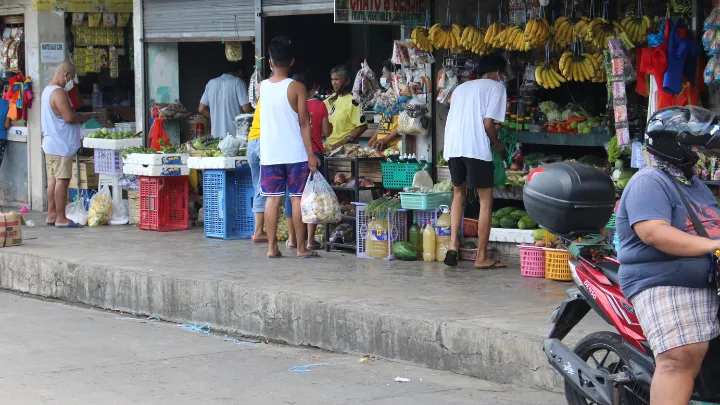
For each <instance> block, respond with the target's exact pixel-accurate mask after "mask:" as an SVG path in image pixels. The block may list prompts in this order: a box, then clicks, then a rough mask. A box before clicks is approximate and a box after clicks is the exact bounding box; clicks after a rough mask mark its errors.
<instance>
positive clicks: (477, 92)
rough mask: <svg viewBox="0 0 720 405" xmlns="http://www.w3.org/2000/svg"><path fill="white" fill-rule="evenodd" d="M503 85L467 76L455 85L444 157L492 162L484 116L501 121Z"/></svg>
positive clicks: (503, 117) (505, 97)
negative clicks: (466, 79) (467, 78)
mask: <svg viewBox="0 0 720 405" xmlns="http://www.w3.org/2000/svg"><path fill="white" fill-rule="evenodd" d="M506 103H507V93H506V91H505V85H504V84H502V83H500V82H498V81H495V80H490V79H478V80H471V81H469V82H466V83H463V84H461V85H459V86H458V87H457V88H456V89H455V91H453V93H452V98H451V99H450V112H448V116H447V123H446V124H445V147H444V149H443V150H444V153H443V155H444V157H445V160H450V158H456V157H466V158H473V159H480V160H485V161H488V162H492V160H493V159H492V149H491V145H490V138H489V137H488V135H487V133H486V132H485V124H484V123H483V120H484V119H485V118H492V119H494V120H495V121H500V122H502V121H505V106H506Z"/></svg>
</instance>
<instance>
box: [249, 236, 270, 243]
mask: <svg viewBox="0 0 720 405" xmlns="http://www.w3.org/2000/svg"><path fill="white" fill-rule="evenodd" d="M250 239H252V241H253V243H267V242H268V238H267V236H263V237H260V238H256V237H255V235H253V236H251V237H250Z"/></svg>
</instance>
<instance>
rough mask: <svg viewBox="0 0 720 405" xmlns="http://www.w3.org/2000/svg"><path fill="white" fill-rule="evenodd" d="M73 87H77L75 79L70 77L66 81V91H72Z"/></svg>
mask: <svg viewBox="0 0 720 405" xmlns="http://www.w3.org/2000/svg"><path fill="white" fill-rule="evenodd" d="M73 87H75V79H70V80H68V82H67V83H65V91H70V90H72V88H73Z"/></svg>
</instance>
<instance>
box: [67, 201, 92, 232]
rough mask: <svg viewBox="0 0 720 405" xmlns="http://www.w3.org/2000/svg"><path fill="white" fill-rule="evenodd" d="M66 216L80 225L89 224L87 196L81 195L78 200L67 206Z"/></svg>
mask: <svg viewBox="0 0 720 405" xmlns="http://www.w3.org/2000/svg"><path fill="white" fill-rule="evenodd" d="M65 217H66V218H67V219H69V220H71V221H73V222H75V223H76V224H78V225H82V226H85V225H87V223H88V212H87V210H85V198H84V197H80V198H78V200H77V201H75V202H71V203H70V204H68V205H67V206H65Z"/></svg>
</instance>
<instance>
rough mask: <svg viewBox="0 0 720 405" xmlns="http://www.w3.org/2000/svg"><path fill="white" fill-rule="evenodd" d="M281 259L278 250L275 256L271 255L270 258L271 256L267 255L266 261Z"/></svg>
mask: <svg viewBox="0 0 720 405" xmlns="http://www.w3.org/2000/svg"><path fill="white" fill-rule="evenodd" d="M281 257H283V255H282V253H281V252H280V251H279V250H278V251H276V252H275V254H274V255H272V256H271V255H267V258H268V259H279V258H281Z"/></svg>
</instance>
